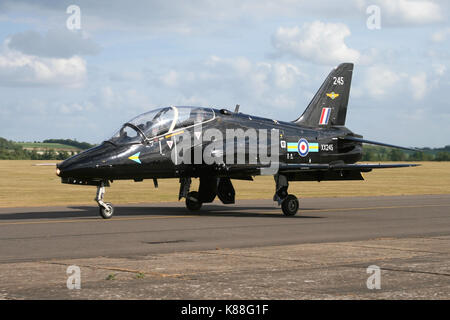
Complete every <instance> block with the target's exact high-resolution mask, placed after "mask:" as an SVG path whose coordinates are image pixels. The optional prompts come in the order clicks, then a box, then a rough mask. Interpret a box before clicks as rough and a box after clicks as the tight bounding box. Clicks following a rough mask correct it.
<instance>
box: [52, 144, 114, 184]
mask: <svg viewBox="0 0 450 320" xmlns="http://www.w3.org/2000/svg"><path fill="white" fill-rule="evenodd" d="M114 149H115V148H114V146H112V145H111V144H109V143H102V144H101V145H99V146H96V147H94V148H91V149H88V150H86V151H84V152H81V153H79V154H77V155H75V156H73V157H70V158H69V159H66V160H64V161H63V162H60V163H58V164H57V165H56V175H57V176H59V177H61V178H91V177H93V175H95V169H96V166H97V165H98V164H99V163H101V162H102V161H104V160H105V159H107V158H109V157H111V156H112V155H113V154H114Z"/></svg>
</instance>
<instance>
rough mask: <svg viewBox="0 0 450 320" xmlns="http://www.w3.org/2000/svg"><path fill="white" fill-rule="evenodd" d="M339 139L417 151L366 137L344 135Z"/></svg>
mask: <svg viewBox="0 0 450 320" xmlns="http://www.w3.org/2000/svg"><path fill="white" fill-rule="evenodd" d="M339 139H340V140H347V141H355V142H361V143H367V144H373V145H377V146H383V147H390V148H396V149H403V150H408V151H419V149H417V148H407V147H401V146H396V145H393V144H389V143H384V142H378V141H372V140H366V139H362V138H358V137H355V136H344V137H340V138H339Z"/></svg>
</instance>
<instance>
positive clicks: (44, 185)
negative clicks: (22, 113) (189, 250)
mask: <svg viewBox="0 0 450 320" xmlns="http://www.w3.org/2000/svg"><path fill="white" fill-rule="evenodd" d="M43 162H52V161H29V160H0V207H22V206H49V205H51V206H56V205H80V204H89V205H95V202H94V200H93V199H94V197H95V192H96V188H95V187H92V186H73V185H67V184H61V182H60V179H59V178H58V177H57V176H56V175H55V167H54V166H35V164H37V163H43ZM420 164H421V166H420V167H413V168H399V169H380V170H374V171H372V172H369V173H366V174H364V178H365V179H366V180H365V181H336V182H334V181H329V182H327V181H323V182H320V183H319V182H291V183H290V187H289V192H290V193H293V194H296V195H297V196H298V197H343V196H381V195H412V194H448V193H450V162H422V163H420ZM233 184H234V187H235V189H236V194H237V199H271V198H272V196H273V193H274V188H275V186H274V181H273V177H271V176H265V177H256V178H255V180H254V181H238V180H233ZM197 187H198V179H195V180H194V183H193V185H192V189H191V190H195V189H196V188H197ZM178 189H179V183H178V180H177V179H165V180H159V188H158V189H155V188H154V187H153V182H152V181H151V180H148V181H143V182H133V181H115V182H114V183H113V184H112V185H111V188H107V190H106V196H105V199H106V201H110V202H112V203H114V204H125V203H139V202H142V203H145V202H164V201H176V200H177V199H178Z"/></svg>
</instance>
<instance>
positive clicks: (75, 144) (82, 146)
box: [42, 139, 94, 150]
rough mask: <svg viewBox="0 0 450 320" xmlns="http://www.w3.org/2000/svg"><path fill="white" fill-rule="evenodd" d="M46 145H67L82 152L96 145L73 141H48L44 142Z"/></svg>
mask: <svg viewBox="0 0 450 320" xmlns="http://www.w3.org/2000/svg"><path fill="white" fill-rule="evenodd" d="M42 142H44V143H59V144H65V145H66V146H72V147H75V148H78V149H81V150H86V149H89V148H92V147H93V146H94V145H93V144H90V143H87V142H78V141H77V140H71V139H47V140H44V141H42Z"/></svg>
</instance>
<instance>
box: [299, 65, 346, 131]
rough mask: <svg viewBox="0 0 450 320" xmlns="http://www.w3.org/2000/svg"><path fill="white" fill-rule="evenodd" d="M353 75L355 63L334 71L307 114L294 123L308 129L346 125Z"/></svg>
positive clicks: (312, 102)
mask: <svg viewBox="0 0 450 320" xmlns="http://www.w3.org/2000/svg"><path fill="white" fill-rule="evenodd" d="M352 73H353V63H342V64H340V65H339V66H337V67H336V68H335V69H334V70H332V71H331V72H330V74H329V75H328V77H327V78H326V79H325V82H324V83H323V84H322V86H321V87H320V89H319V91H317V93H316V94H315V96H314V98H313V99H312V100H311V102H310V103H309V105H308V107H307V108H306V110H305V112H303V114H302V115H301V116H300V118H298V119H297V120H295V121H294V122H295V123H296V124H299V125H303V126H307V127H331V126H343V125H345V117H346V115H347V104H348V98H349V94H350V85H351V82H352Z"/></svg>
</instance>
